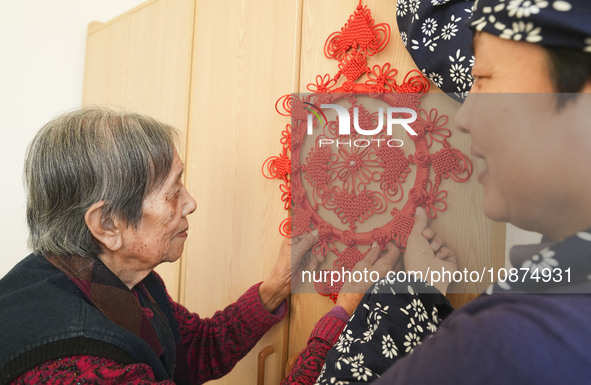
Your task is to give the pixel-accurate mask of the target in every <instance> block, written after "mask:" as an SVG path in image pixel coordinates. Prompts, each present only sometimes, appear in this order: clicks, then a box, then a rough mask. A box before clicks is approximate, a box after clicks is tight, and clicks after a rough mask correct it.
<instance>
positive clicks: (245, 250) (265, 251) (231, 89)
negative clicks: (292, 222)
mask: <svg viewBox="0 0 591 385" xmlns="http://www.w3.org/2000/svg"><path fill="white" fill-rule="evenodd" d="M300 5H301V3H300V2H299V1H293V0H281V1H276V0H260V1H256V2H252V1H246V0H241V1H237V0H224V1H208V0H202V1H198V2H197V12H196V31H195V47H194V56H193V58H194V59H193V77H192V82H191V87H192V88H191V103H190V106H191V118H190V124H189V127H190V130H189V145H188V151H187V178H188V179H187V187H188V189H189V191H191V192H192V193H193V195H194V197H195V199H196V201H197V211H196V212H195V213H194V214H193V215H192V217H190V219H189V222H190V226H191V228H190V230H189V231H190V234H189V238H188V244H187V256H188V258H187V260H186V269H185V271H184V274H185V277H184V280H185V282H186V284H185V285H184V296H183V298H184V303H185V304H186V305H187V306H188V307H189V308H191V309H197V310H198V311H199V314H200V315H202V316H208V315H211V314H213V312H214V311H216V310H219V309H221V308H222V307H223V306H226V305H228V304H229V303H231V302H233V301H235V300H236V299H237V298H238V297H239V296H240V295H241V294H242V293H244V291H245V290H246V289H247V288H248V287H249V286H251V285H252V284H254V283H255V282H257V281H261V280H263V279H264V278H266V276H267V274H269V272H270V269H271V267H272V266H273V263H274V261H275V260H276V256H277V252H278V250H279V246H280V244H281V241H282V237H281V236H280V235H279V232H278V227H279V223H280V222H281V221H282V220H283V219H284V218H285V216H286V212H285V210H284V209H283V205H282V203H281V200H280V198H281V192H280V191H279V183H278V182H277V181H269V180H267V179H265V178H263V176H262V174H261V166H262V164H263V162H264V160H265V159H266V158H267V157H269V156H271V155H277V154H278V153H279V151H280V146H281V144H280V142H279V139H280V137H281V131H282V130H283V129H284V128H285V125H286V123H288V121H286V120H285V118H283V117H281V116H280V115H278V114H277V113H276V112H275V109H274V107H275V101H276V100H277V99H278V98H279V97H280V96H282V95H284V94H288V93H291V92H292V91H293V90H294V84H295V83H294V78H295V77H297V74H298V69H297V64H298V63H299V58H298V57H297V49H298V41H297V36H298V35H299V22H298V20H299V15H300ZM286 332H287V329H286V322H285V321H283V322H282V323H280V324H279V325H277V326H275V327H274V328H273V329H272V330H271V331H270V332H269V333H267V335H265V336H264V337H263V339H262V340H261V341H260V342H259V344H258V345H257V346H256V347H255V348H254V349H253V351H252V352H251V353H250V354H249V355H247V356H246V357H245V358H244V359H243V360H242V361H240V362H239V363H238V364H237V366H236V367H235V368H234V370H233V371H232V372H231V373H230V374H229V375H228V376H226V377H224V378H222V379H221V380H218V381H216V382H215V383H219V384H255V383H257V382H256V367H257V355H258V353H259V352H260V351H261V350H262V349H263V347H265V346H267V345H272V346H274V348H275V353H273V354H271V355H270V356H269V357H268V358H267V362H266V365H265V367H266V372H267V373H266V381H265V383H266V384H278V383H279V381H280V379H281V376H282V368H283V362H284V360H285V355H286V347H287V344H286Z"/></svg>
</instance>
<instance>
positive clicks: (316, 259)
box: [259, 230, 324, 312]
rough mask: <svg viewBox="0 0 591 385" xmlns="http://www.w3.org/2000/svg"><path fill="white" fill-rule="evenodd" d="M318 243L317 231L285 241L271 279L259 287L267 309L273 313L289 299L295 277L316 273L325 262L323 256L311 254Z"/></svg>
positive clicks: (270, 276) (260, 295)
mask: <svg viewBox="0 0 591 385" xmlns="http://www.w3.org/2000/svg"><path fill="white" fill-rule="evenodd" d="M316 242H318V231H317V230H314V231H313V232H311V233H307V234H306V235H304V236H300V237H294V238H286V239H284V241H283V243H282V244H281V249H280V250H279V256H278V258H277V261H276V262H275V266H273V270H272V271H271V274H270V275H269V278H267V279H266V280H265V281H264V282H263V283H261V285H260V286H259V297H260V298H261V301H262V302H263V305H264V306H265V309H267V310H268V311H270V312H272V311H274V310H275V309H276V308H277V306H279V305H280V304H281V302H283V300H284V299H285V298H287V296H288V295H289V293H290V292H291V279H292V278H293V277H294V276H296V275H298V274H299V273H300V272H301V271H302V270H310V271H314V270H316V269H318V267H319V266H320V265H321V264H322V262H324V257H323V256H322V255H316V254H314V253H312V252H311V249H312V247H313V246H314V245H315V244H316ZM292 248H293V249H292Z"/></svg>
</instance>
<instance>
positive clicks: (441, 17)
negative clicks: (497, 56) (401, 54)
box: [396, 0, 474, 101]
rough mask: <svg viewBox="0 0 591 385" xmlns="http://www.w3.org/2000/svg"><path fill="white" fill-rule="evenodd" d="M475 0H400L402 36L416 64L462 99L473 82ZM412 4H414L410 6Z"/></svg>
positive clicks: (425, 73)
mask: <svg viewBox="0 0 591 385" xmlns="http://www.w3.org/2000/svg"><path fill="white" fill-rule="evenodd" d="M473 2H474V1H473V0H469V1H466V0H415V1H410V0H398V3H397V10H396V16H397V20H398V28H399V30H400V37H401V39H402V42H403V43H404V45H405V46H406V48H407V50H408V52H409V53H410V55H411V57H412V58H413V60H414V61H415V63H416V65H417V67H419V68H420V69H421V71H422V72H423V74H424V75H425V76H426V77H427V78H428V79H429V80H430V81H431V82H432V83H433V84H434V85H436V86H437V87H439V88H440V89H441V90H442V91H443V92H446V93H448V94H450V96H452V97H453V98H454V99H456V100H458V101H462V100H463V99H465V98H466V96H467V95H468V90H470V88H471V87H472V84H473V83H474V78H473V77H472V75H471V70H472V66H473V65H474V56H473V54H472V49H471V48H470V47H471V43H472V31H471V30H470V29H468V28H466V26H465V23H466V21H467V20H468V18H469V17H470V15H471V13H472V11H471V8H472V4H473ZM410 3H412V4H413V5H414V6H413V7H411V6H410Z"/></svg>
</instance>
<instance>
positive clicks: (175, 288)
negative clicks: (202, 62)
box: [83, 0, 194, 299]
mask: <svg viewBox="0 0 591 385" xmlns="http://www.w3.org/2000/svg"><path fill="white" fill-rule="evenodd" d="M193 20H194V0H155V1H149V2H146V3H144V4H142V5H140V6H138V7H136V8H134V9H132V10H131V11H129V12H127V13H125V14H123V15H121V16H119V17H117V18H115V19H114V20H112V21H110V22H108V23H105V24H102V25H100V24H98V23H97V24H95V23H93V24H91V26H90V27H89V32H88V38H87V48H86V65H85V76H84V92H83V104H84V105H114V106H118V107H122V108H124V109H127V110H131V111H134V112H139V113H144V114H147V115H149V116H152V117H154V118H156V119H158V120H161V121H163V122H165V123H168V124H170V125H172V126H173V127H176V128H177V129H178V130H179V131H180V134H181V141H182V143H181V151H182V152H183V150H184V147H185V137H186V133H187V121H188V116H189V85H190V77H191V52H192V44H193ZM180 265H181V261H177V262H175V263H173V264H163V265H160V266H158V267H157V269H156V270H157V271H158V273H160V275H161V276H162V277H163V279H164V281H165V282H166V284H167V288H168V290H169V293H170V294H171V296H172V297H173V298H175V299H178V293H179V275H180Z"/></svg>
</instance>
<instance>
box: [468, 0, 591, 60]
mask: <svg viewBox="0 0 591 385" xmlns="http://www.w3.org/2000/svg"><path fill="white" fill-rule="evenodd" d="M590 20H591V1H589V0H476V2H475V3H474V6H473V9H472V16H471V17H470V18H469V20H468V22H467V24H468V26H469V27H470V28H471V29H473V30H475V31H481V32H487V33H490V34H492V35H495V36H498V37H500V38H502V39H507V40H514V41H524V42H528V43H534V44H540V45H543V46H548V47H562V48H569V49H574V50H579V51H583V52H591V22H590Z"/></svg>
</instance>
